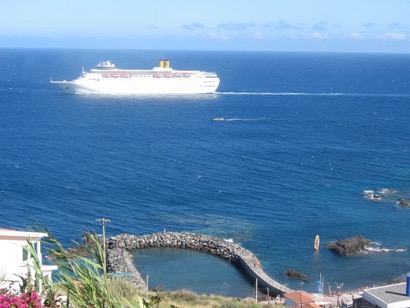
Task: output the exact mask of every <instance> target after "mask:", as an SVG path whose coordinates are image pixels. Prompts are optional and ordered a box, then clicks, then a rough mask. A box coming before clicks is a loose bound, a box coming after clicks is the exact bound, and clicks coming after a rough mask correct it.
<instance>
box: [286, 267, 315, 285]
mask: <svg viewBox="0 0 410 308" xmlns="http://www.w3.org/2000/svg"><path fill="white" fill-rule="evenodd" d="M283 275H286V276H288V277H290V278H294V279H299V280H302V281H306V282H308V281H309V279H307V276H306V275H305V274H302V273H299V272H297V271H295V270H293V269H288V270H287V271H285V272H283Z"/></svg>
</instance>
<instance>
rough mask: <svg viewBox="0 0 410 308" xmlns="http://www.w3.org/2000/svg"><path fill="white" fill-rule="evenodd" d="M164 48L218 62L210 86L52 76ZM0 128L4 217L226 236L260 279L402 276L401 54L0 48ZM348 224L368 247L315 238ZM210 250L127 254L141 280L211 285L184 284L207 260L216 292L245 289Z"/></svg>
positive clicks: (409, 76) (408, 227) (201, 63)
mask: <svg viewBox="0 0 410 308" xmlns="http://www.w3.org/2000/svg"><path fill="white" fill-rule="evenodd" d="M163 58H169V59H170V60H171V66H172V67H173V68H175V69H188V70H189V69H198V70H206V71H214V72H216V73H217V74H218V76H219V77H220V79H221V85H220V87H219V89H218V92H217V93H215V94H211V95H191V96H188V95H187V96H117V97H116V96H99V95H69V94H65V93H63V92H62V91H61V90H60V89H59V88H57V87H55V86H53V85H52V84H50V83H49V80H50V77H52V78H53V79H54V80H62V79H66V80H71V79H74V78H77V77H78V76H79V74H80V73H81V70H82V67H84V68H85V69H86V70H88V69H91V68H93V67H94V66H95V65H96V64H97V63H98V62H100V61H103V60H112V61H113V62H114V63H115V64H116V65H117V66H118V67H123V68H145V69H150V68H151V67H153V66H156V65H157V63H158V60H159V59H163ZM215 117H223V118H225V119H226V120H225V121H218V122H215V121H212V119H213V118H215ZM0 123H1V124H0V174H1V176H0V221H1V223H0V227H3V228H12V229H26V228H27V227H29V226H33V225H35V224H36V223H37V222H41V223H43V224H44V225H45V226H46V227H47V228H48V229H50V230H51V231H52V232H53V233H54V235H56V236H57V238H59V239H60V240H61V241H62V242H63V243H64V244H65V245H72V244H71V243H72V242H71V241H72V240H78V239H80V238H81V235H82V233H83V232H85V231H87V230H90V229H92V230H96V231H97V232H99V233H101V225H100V224H98V223H97V222H96V219H98V218H101V217H105V218H109V219H110V220H111V223H109V224H108V225H107V229H106V232H107V235H108V236H114V235H116V234H120V233H136V234H149V233H154V232H163V230H164V229H166V230H170V231H181V232H182V231H187V232H196V233H202V234H208V235H212V236H216V237H220V238H225V239H232V240H233V241H234V242H236V243H240V244H241V245H242V246H244V247H245V248H247V249H249V250H251V251H252V252H253V253H254V254H255V255H257V257H258V258H259V259H260V261H261V263H262V266H263V268H264V269H265V271H266V272H267V273H268V274H269V275H270V276H271V277H273V278H274V279H276V280H278V281H279V282H281V283H283V284H286V285H288V286H289V287H291V288H295V289H296V288H298V287H301V288H302V289H303V290H306V291H314V290H315V289H316V280H318V279H319V276H320V275H322V276H323V277H324V280H325V285H326V286H327V285H328V284H330V285H331V286H332V288H333V289H334V288H335V287H336V284H335V283H343V290H355V289H357V288H360V287H362V286H371V285H373V284H379V283H385V282H388V281H393V280H395V279H398V278H400V277H404V275H405V274H406V273H407V272H409V271H410V251H409V248H410V224H409V221H410V208H405V207H402V206H401V205H399V204H398V203H397V199H398V198H404V199H410V136H409V132H410V55H405V54H338V53H333V54H332V53H273V52H272V53H268V52H216V51H215V52H199V51H158V50H147V51H142V50H58V49H55V50H47V49H0ZM380 189H389V190H394V192H391V191H389V193H384V194H383V193H377V191H378V190H380ZM364 190H374V191H375V193H377V194H380V196H381V200H369V199H368V198H366V197H365V196H364V195H363V191H364ZM317 234H318V235H320V238H321V249H320V250H319V251H318V252H315V251H314V249H313V241H314V238H315V236H316V235H317ZM356 235H363V236H364V237H366V238H368V239H370V240H371V241H373V242H375V245H374V247H373V248H374V249H373V250H372V251H367V252H366V253H362V254H359V255H356V256H349V257H344V256H338V255H335V254H333V253H332V252H330V251H329V250H328V249H327V248H326V244H327V243H329V242H332V241H337V240H340V239H344V238H349V237H352V236H356ZM1 253H4V252H1ZM150 253H151V255H150ZM147 254H148V255H147ZM159 255H163V256H164V257H163V259H159V262H158V261H155V260H158V258H159ZM209 258H212V257H209ZM209 258H207V257H206V256H205V257H204V256H203V254H200V255H197V254H194V253H190V252H188V253H186V252H181V253H180V254H179V257H178V252H177V253H176V254H175V252H174V251H167V250H164V251H161V250H160V251H155V250H154V251H151V252H149V251H147V252H136V259H135V262H136V263H137V265H139V267H140V271H141V272H142V273H143V275H144V276H145V275H148V276H149V277H150V286H154V285H159V284H161V285H163V286H165V288H166V289H178V288H188V289H189V288H190V286H192V289H194V290H197V291H198V292H203V293H211V292H212V293H218V292H217V291H215V290H214V284H215V282H214V281H212V280H211V279H207V278H200V277H199V278H194V279H192V280H191V281H193V280H195V283H193V282H192V283H190V284H188V286H186V285H184V284H183V282H184V281H190V279H191V278H192V277H197V276H194V274H196V272H197V271H198V270H197V269H199V268H204V269H206V272H208V273H209V276H210V277H219V275H221V273H223V275H222V276H225V277H226V279H227V281H225V280H224V282H223V287H221V289H220V290H221V292H220V293H222V294H228V295H232V294H236V293H235V291H234V289H238V288H242V287H244V288H245V289H246V290H247V291H241V292H242V293H241V294H242V295H246V296H248V294H244V293H246V292H249V293H250V294H249V295H251V294H252V287H253V282H248V281H247V280H246V279H244V280H240V279H238V276H237V275H240V273H239V274H238V272H237V270H236V269H234V270H233V271H231V269H232V267H231V266H225V264H223V265H221V264H219V262H220V260H219V259H216V260H211V259H209ZM167 260H168V261H169V260H173V262H174V263H172V265H169V263H166V262H165V261H167ZM178 260H179V262H178ZM201 260H202V261H201ZM154 261H155V262H157V263H156V264H157V265H155V266H153V264H154V263H153V262H154ZM196 261H198V262H202V263H200V265H194V266H192V267H188V266H185V264H190V262H196ZM139 262H140V263H139ZM179 269H180V271H179ZM287 269H294V270H296V271H299V272H302V273H304V274H306V275H307V276H308V278H309V280H310V282H308V283H306V282H305V283H304V284H303V285H301V284H300V282H299V281H297V280H292V279H290V278H288V277H286V276H284V275H283V272H284V271H286V270H287ZM167 270H168V272H167ZM169 271H170V272H169ZM161 273H162V274H163V275H162V278H161ZM164 273H165V274H164ZM167 277H168V278H169V277H171V278H170V279H169V280H166V279H167ZM201 279H203V280H201ZM171 280H172V281H171ZM216 280H218V281H220V280H222V278H220V279H219V278H218V279H216ZM238 281H239V283H238ZM195 285H199V286H200V290H198V289H195ZM326 289H327V287H326Z"/></svg>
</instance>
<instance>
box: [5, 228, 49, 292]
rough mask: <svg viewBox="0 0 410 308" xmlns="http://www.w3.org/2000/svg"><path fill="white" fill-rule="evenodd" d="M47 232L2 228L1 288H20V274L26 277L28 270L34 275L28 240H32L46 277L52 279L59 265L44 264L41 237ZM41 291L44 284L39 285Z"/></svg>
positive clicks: (45, 235)
mask: <svg viewBox="0 0 410 308" xmlns="http://www.w3.org/2000/svg"><path fill="white" fill-rule="evenodd" d="M47 236H48V235H47V234H46V233H41V232H26V231H17V230H9V229H2V228H0V278H2V279H3V281H0V288H5V287H8V286H11V288H13V289H15V290H19V285H20V284H21V283H22V280H21V278H20V276H22V277H26V276H27V273H28V271H30V273H31V276H32V277H34V270H33V268H32V267H30V265H32V264H33V259H32V258H30V257H29V253H28V251H27V250H26V249H24V247H25V246H28V243H27V241H28V240H30V241H31V242H32V243H33V246H34V248H35V250H36V253H37V256H38V259H39V261H40V263H41V269H42V272H43V277H44V279H48V280H50V281H51V274H52V272H53V270H57V266H54V265H43V261H42V254H41V238H43V237H47ZM39 288H40V290H38V291H39V292H41V289H42V285H41V284H40V286H39Z"/></svg>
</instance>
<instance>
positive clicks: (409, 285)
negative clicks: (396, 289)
mask: <svg viewBox="0 0 410 308" xmlns="http://www.w3.org/2000/svg"><path fill="white" fill-rule="evenodd" d="M406 296H410V273H407V277H406Z"/></svg>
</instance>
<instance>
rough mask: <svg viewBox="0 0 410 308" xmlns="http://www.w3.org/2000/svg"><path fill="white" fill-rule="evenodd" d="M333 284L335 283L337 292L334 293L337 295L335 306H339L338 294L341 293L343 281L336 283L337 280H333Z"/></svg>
mask: <svg viewBox="0 0 410 308" xmlns="http://www.w3.org/2000/svg"><path fill="white" fill-rule="evenodd" d="M335 284H336V289H337V292H336V295H337V307H340V301H339V298H340V295H342V291H341V290H342V288H343V283H337V282H335Z"/></svg>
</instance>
